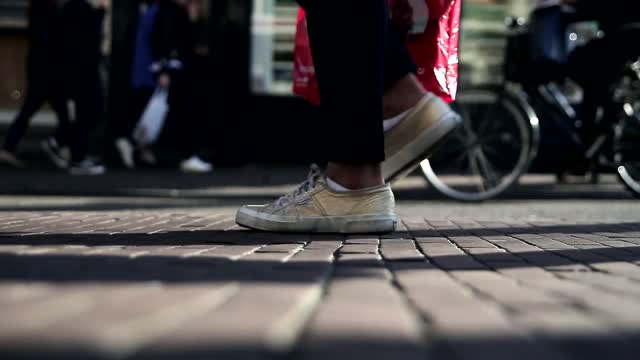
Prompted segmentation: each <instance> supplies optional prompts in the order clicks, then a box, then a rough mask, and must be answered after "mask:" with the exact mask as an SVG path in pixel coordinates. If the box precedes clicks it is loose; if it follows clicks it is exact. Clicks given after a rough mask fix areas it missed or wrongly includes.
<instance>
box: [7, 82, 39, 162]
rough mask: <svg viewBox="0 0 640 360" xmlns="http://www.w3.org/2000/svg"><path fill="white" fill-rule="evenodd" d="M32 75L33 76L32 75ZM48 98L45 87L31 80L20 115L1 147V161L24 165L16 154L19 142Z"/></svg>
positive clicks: (12, 124)
mask: <svg viewBox="0 0 640 360" xmlns="http://www.w3.org/2000/svg"><path fill="white" fill-rule="evenodd" d="M30 77H31V76H30ZM45 100H46V96H45V89H44V87H43V86H40V85H39V84H38V83H36V82H34V81H29V85H28V89H27V97H26V99H25V102H24V104H23V105H22V108H21V109H20V111H19V112H18V115H17V116H16V118H15V119H14V121H13V123H11V126H10V127H9V130H8V132H7V136H6V138H5V140H4V145H3V147H2V149H0V162H2V163H6V164H8V165H11V166H14V167H22V166H24V164H23V163H22V161H20V160H19V159H18V158H17V156H16V149H17V147H18V144H19V143H20V141H21V140H22V138H24V135H25V133H26V132H27V128H28V127H29V123H30V122H31V118H32V117H33V115H35V113H36V112H37V111H38V110H39V109H40V107H42V105H43V104H44V102H45Z"/></svg>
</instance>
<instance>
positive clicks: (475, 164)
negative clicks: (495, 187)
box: [469, 154, 487, 192]
mask: <svg viewBox="0 0 640 360" xmlns="http://www.w3.org/2000/svg"><path fill="white" fill-rule="evenodd" d="M469 160H470V161H469V170H471V173H472V174H473V175H475V176H477V177H479V178H480V181H479V182H478V184H477V186H478V189H479V190H480V192H485V191H487V188H486V187H485V182H484V180H483V177H482V174H481V171H480V164H479V161H478V157H477V156H475V154H471V157H470V158H469Z"/></svg>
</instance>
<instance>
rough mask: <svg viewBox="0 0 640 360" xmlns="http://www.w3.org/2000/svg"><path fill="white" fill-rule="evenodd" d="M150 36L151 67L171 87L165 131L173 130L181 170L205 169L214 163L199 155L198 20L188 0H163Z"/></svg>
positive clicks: (196, 170)
mask: <svg viewBox="0 0 640 360" xmlns="http://www.w3.org/2000/svg"><path fill="white" fill-rule="evenodd" d="M158 3H159V9H158V13H157V15H156V19H155V22H154V30H153V34H152V38H151V44H152V45H151V47H152V51H153V59H154V62H153V65H152V69H153V70H154V71H155V72H156V73H157V74H158V86H160V87H166V88H168V89H169V99H168V101H169V114H168V117H167V121H166V129H167V130H166V131H164V133H165V135H167V134H171V137H172V139H171V140H172V142H173V143H174V144H175V146H176V148H177V150H178V155H179V156H180V158H181V161H180V165H179V167H180V170H181V171H183V172H188V173H206V172H210V171H211V170H212V166H211V164H209V163H207V162H204V161H203V160H202V159H200V157H199V156H198V155H197V152H198V151H199V150H200V149H199V147H200V140H199V139H200V129H199V128H198V127H199V125H198V121H197V119H196V116H197V115H196V114H194V113H193V112H192V111H191V109H192V108H193V104H192V102H193V93H192V91H193V76H195V74H194V73H193V67H192V63H193V58H194V56H195V55H194V48H195V42H196V36H195V24H194V22H193V21H191V18H190V15H189V6H190V5H191V4H190V1H189V0H160V1H159V2H158Z"/></svg>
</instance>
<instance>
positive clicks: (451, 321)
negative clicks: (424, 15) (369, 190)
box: [0, 211, 640, 360]
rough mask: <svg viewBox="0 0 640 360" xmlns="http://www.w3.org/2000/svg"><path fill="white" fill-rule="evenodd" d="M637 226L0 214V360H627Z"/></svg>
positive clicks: (636, 336)
mask: <svg viewBox="0 0 640 360" xmlns="http://www.w3.org/2000/svg"><path fill="white" fill-rule="evenodd" d="M638 354H640V223H629V222H627V223H622V222H620V223H607V224H593V223H567V222H554V221H537V222H533V223H532V222H521V221H513V220H508V219H505V220H503V221H498V222H487V221H474V220H471V219H469V220H464V221H461V220H456V221H429V220H428V219H427V220H425V219H422V218H420V217H415V218H405V219H404V221H403V224H402V225H401V227H400V229H399V230H398V231H397V232H396V233H394V234H389V235H384V236H379V237H376V236H348V237H342V236H335V235H282V234H261V233H254V232H250V231H245V230H242V229H240V228H238V227H236V226H235V225H234V223H233V219H232V218H231V217H229V216H226V215H211V214H206V213H169V212H162V211H156V212H143V211H138V212H77V213H70V212H64V213H63V212H60V213H56V212H46V213H36V212H19V213H15V212H2V213H0V358H2V359H12V358H42V359H51V358H60V359H74V358H77V359H87V358H105V359H129V358H134V359H139V358H140V359H142V358H144V359H164V358H167V359H168V358H171V359H261V358H293V359H473V360H477V359H514V358H516V357H517V358H518V359H519V360H524V359H637V358H638V356H639V355H638Z"/></svg>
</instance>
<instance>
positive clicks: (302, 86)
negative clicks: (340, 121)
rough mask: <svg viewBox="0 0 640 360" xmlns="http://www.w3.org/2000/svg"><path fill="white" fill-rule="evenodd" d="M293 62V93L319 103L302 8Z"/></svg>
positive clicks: (299, 15)
mask: <svg viewBox="0 0 640 360" xmlns="http://www.w3.org/2000/svg"><path fill="white" fill-rule="evenodd" d="M293 64H294V68H293V93H294V94H296V95H298V96H300V97H302V98H303V99H306V100H307V101H309V102H310V103H312V104H314V105H319V104H320V90H319V89H318V78H317V77H316V70H315V67H314V66H313V58H312V57H311V47H310V45H309V35H308V33H307V18H306V16H305V13H304V10H302V9H300V11H299V12H298V21H297V30H296V38H295V49H294V52H293Z"/></svg>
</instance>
